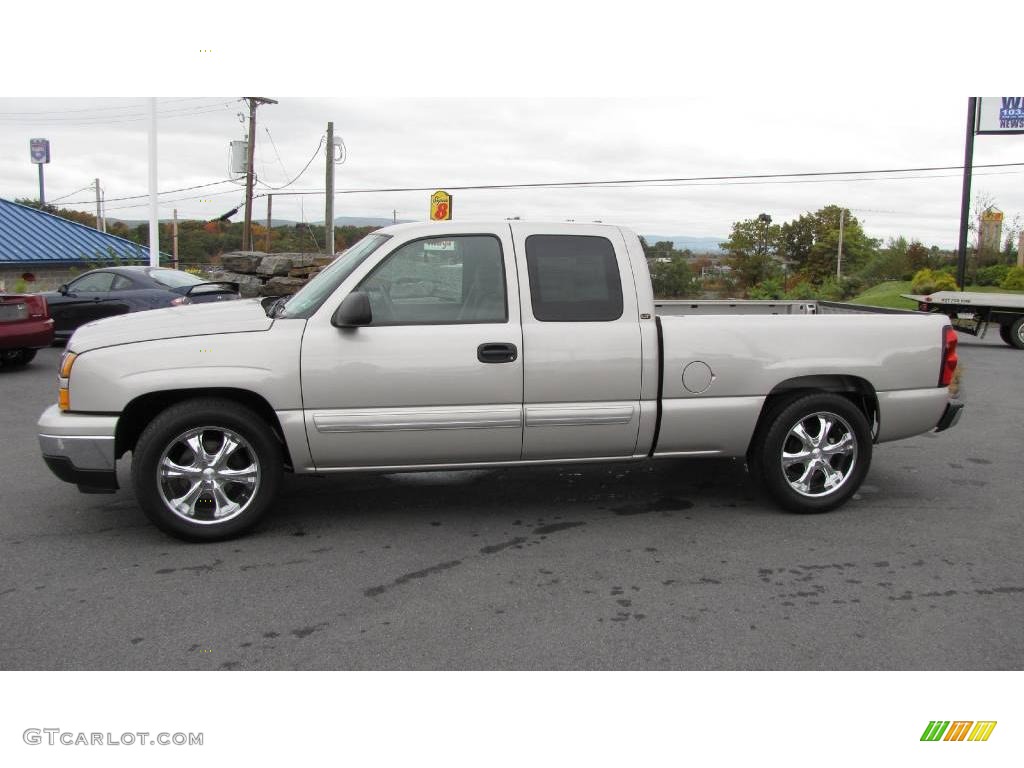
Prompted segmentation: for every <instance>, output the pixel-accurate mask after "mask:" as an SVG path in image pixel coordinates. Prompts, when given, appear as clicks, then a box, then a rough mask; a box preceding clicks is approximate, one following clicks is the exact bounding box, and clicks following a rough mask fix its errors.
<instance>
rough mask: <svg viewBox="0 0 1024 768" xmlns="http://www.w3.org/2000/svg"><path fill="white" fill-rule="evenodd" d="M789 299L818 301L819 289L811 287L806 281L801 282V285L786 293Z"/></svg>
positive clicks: (798, 284)
mask: <svg viewBox="0 0 1024 768" xmlns="http://www.w3.org/2000/svg"><path fill="white" fill-rule="evenodd" d="M786 298H787V299H817V298H818V289H817V288H815V287H814V286H813V285H811V284H810V283H809V282H807V281H806V280H801V281H800V282H799V283H797V284H796V285H794V286H793V287H792V288H790V289H789V290H788V291H786Z"/></svg>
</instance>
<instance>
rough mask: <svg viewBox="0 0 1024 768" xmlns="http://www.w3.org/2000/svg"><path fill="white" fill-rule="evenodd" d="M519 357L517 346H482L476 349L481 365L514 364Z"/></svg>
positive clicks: (492, 344) (495, 344)
mask: <svg viewBox="0 0 1024 768" xmlns="http://www.w3.org/2000/svg"><path fill="white" fill-rule="evenodd" d="M517 357H519V350H517V349H516V345H515V344H497V343H491V344H481V345H480V346H479V347H477V348H476V359H477V360H479V361H480V362H481V363H512V362H515V359H516V358H517Z"/></svg>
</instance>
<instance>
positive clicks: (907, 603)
mask: <svg viewBox="0 0 1024 768" xmlns="http://www.w3.org/2000/svg"><path fill="white" fill-rule="evenodd" d="M59 355H60V349H57V348H53V349H48V350H44V351H43V352H41V353H40V354H39V356H38V357H37V358H36V360H35V362H34V363H33V364H32V365H30V366H29V367H28V368H26V369H23V370H4V369H0V467H2V482H0V669H2V670H17V669H25V670H82V669H86V670H93V669H99V670H121V669H124V670H150V669H172V670H176V669H211V670H216V669H224V670H229V669H658V670H660V669H687V670H701V669H896V670H899V669H926V670H931V669H934V670H955V669H967V670H986V669H1000V670H1005V669H1021V668H1022V667H1024V633H1022V632H1021V628H1022V627H1024V556H1022V554H1021V553H1022V551H1024V532H1022V525H1021V518H1022V506H1024V501H1022V499H1024V473H1022V472H1021V469H1020V468H1021V457H1022V455H1024V430H1022V425H1024V396H1022V394H1024V387H1022V382H1024V352H1020V351H1016V350H1012V349H1010V348H1009V347H1007V346H1005V345H1004V344H1002V343H1001V342H1000V341H999V340H998V338H997V337H996V336H995V334H993V336H992V337H991V338H989V339H986V340H983V341H979V340H976V339H973V338H971V337H967V336H961V347H960V357H961V360H962V362H963V364H964V368H965V373H964V379H963V385H962V397H963V400H964V401H965V403H966V404H967V405H966V410H965V413H964V417H963V419H962V420H961V422H960V424H959V425H958V426H957V427H956V428H954V429H953V430H951V431H948V432H946V433H943V434H940V435H934V434H930V435H923V436H921V437H917V438H913V439H910V440H904V441H901V442H897V443H888V444H884V445H881V446H876V448H875V455H874V462H873V466H872V469H871V471H870V473H869V475H868V478H867V480H866V481H865V484H864V486H862V489H861V491H860V493H859V494H858V496H857V497H856V498H855V499H854V500H853V501H851V502H850V503H849V504H847V505H846V506H845V507H843V508H842V509H840V510H837V511H835V512H832V513H828V514H824V515H814V516H801V515H793V514H788V513H785V512H782V511H780V510H778V509H777V508H776V507H774V506H773V505H772V504H771V503H770V502H768V501H767V500H766V499H765V498H764V497H762V496H761V495H760V493H759V492H758V490H757V489H756V488H755V487H754V486H753V485H752V483H751V482H750V481H749V480H748V478H747V476H746V472H745V470H744V468H743V465H742V463H741V462H736V461H726V460H666V461H659V462H648V463H640V464H614V465H593V466H571V467H561V468H543V469H536V468H534V469H508V470H494V471H467V472H431V473H419V474H391V475H377V476H369V475H367V476H344V477H340V476H333V477H312V478H304V477H291V476H289V477H287V478H286V482H285V485H284V488H283V492H282V494H281V496H280V499H279V502H278V505H277V509H276V511H275V512H274V514H273V515H272V516H270V517H269V518H268V519H267V520H266V521H265V522H264V523H263V525H262V526H261V527H260V528H259V529H258V530H257V531H255V532H254V533H252V534H250V535H248V536H246V537H245V538H241V539H238V540H235V541H230V542H223V543H215V544H186V543H183V542H180V541H177V540H175V539H173V538H169V537H168V536H166V535H164V534H162V533H161V532H160V531H158V530H157V529H155V528H153V527H152V526H151V525H149V524H148V522H147V521H146V520H145V518H144V517H143V516H142V514H141V512H139V510H138V509H137V507H136V505H135V501H134V498H133V494H132V492H131V490H130V484H129V483H128V473H127V468H128V467H127V461H122V462H120V466H119V476H120V480H121V485H122V490H121V491H119V492H118V493H117V494H116V495H109V496H88V495H82V494H80V493H78V491H77V490H76V489H75V487H74V486H71V485H67V484H65V483H62V482H61V481H59V480H57V478H55V477H54V476H52V475H51V474H50V472H49V470H47V468H46V466H45V465H44V464H43V462H42V459H41V458H40V456H39V447H38V443H37V440H36V429H35V422H36V419H37V418H38V416H39V414H40V413H41V412H42V411H43V409H44V408H45V407H47V406H48V405H49V404H50V403H52V402H54V401H55V399H56V366H57V361H58V358H59Z"/></svg>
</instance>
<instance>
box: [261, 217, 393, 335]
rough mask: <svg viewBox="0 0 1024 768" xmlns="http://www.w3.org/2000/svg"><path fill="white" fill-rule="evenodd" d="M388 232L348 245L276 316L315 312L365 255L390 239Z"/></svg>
mask: <svg viewBox="0 0 1024 768" xmlns="http://www.w3.org/2000/svg"><path fill="white" fill-rule="evenodd" d="M390 238H391V235H376V234H375V235H367V236H366V237H364V238H363V239H362V240H360V241H359V242H358V243H356V244H355V245H353V246H352V247H351V248H349V249H348V250H346V251H345V252H344V253H342V254H341V255H340V256H338V257H337V258H336V259H335V260H334V261H332V262H331V263H330V265H329V266H328V267H327V268H326V269H324V271H323V272H321V273H320V274H318V275H317V276H316V277H314V278H313V279H312V280H310V281H309V282H308V283H306V284H305V285H304V286H302V289H301V290H300V291H299V292H298V293H296V294H295V295H294V296H292V297H291V298H290V299H288V301H287V302H285V304H284V305H283V306H282V307H280V308H279V309H278V310H277V311H276V313H275V315H274V316H275V317H309V316H310V315H312V314H313V313H314V312H316V311H317V310H318V309H319V308H320V305H321V304H323V303H324V302H325V301H327V297H328V296H330V295H331V294H332V293H334V291H335V289H336V288H337V287H338V286H339V285H341V284H342V282H344V280H345V278H346V277H348V276H349V275H351V274H352V272H353V271H354V270H355V268H356V267H358V266H359V265H360V264H362V263H363V261H364V260H365V259H366V257H367V256H369V255H370V254H371V253H373V252H374V251H375V250H377V249H378V248H379V247H380V246H381V244H382V243H383V242H384V241H386V240H389V239H390Z"/></svg>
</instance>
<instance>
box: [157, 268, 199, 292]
mask: <svg viewBox="0 0 1024 768" xmlns="http://www.w3.org/2000/svg"><path fill="white" fill-rule="evenodd" d="M146 274H147V275H149V277H150V278H151V279H152V280H153V282H156V283H160V285H164V286H167V287H168V288H181V287H183V286H186V285H195V284H196V283H205V282H206V281H205V280H203V278H201V277H197V276H196V275H190V274H189V273H188V272H182V271H180V270H177V269H150V270H147V271H146Z"/></svg>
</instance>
